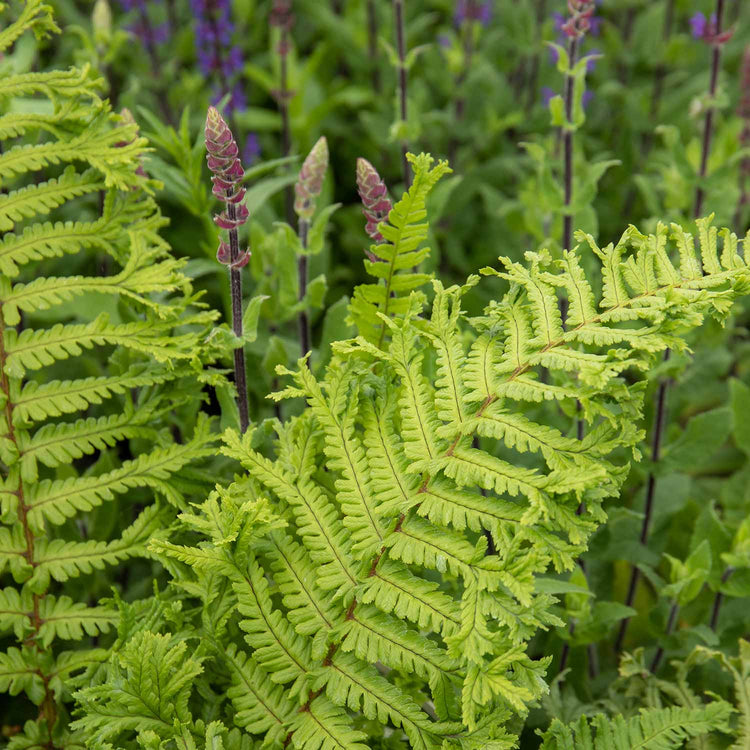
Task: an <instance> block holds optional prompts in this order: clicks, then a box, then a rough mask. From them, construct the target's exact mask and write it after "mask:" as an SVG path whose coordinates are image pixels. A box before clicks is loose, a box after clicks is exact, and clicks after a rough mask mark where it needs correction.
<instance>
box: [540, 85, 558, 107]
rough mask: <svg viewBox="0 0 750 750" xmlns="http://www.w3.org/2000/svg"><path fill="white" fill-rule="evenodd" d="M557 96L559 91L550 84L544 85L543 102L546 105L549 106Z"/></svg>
mask: <svg viewBox="0 0 750 750" xmlns="http://www.w3.org/2000/svg"><path fill="white" fill-rule="evenodd" d="M555 96H557V92H556V91H555V90H554V89H551V88H550V87H549V86H542V103H543V104H544V106H545V107H548V106H549V103H550V102H551V101H552V99H553V98H554V97H555Z"/></svg>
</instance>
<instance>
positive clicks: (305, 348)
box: [297, 219, 310, 367]
mask: <svg viewBox="0 0 750 750" xmlns="http://www.w3.org/2000/svg"><path fill="white" fill-rule="evenodd" d="M309 232H310V222H309V221H307V220H306V219H300V220H299V241H300V245H302V250H303V253H302V255H300V256H299V258H298V262H297V278H298V280H299V299H300V300H303V299H304V298H305V295H306V294H307V254H306V251H307V236H308V234H309ZM298 322H299V344H300V351H301V353H302V356H303V357H304V356H305V355H306V354H307V353H308V352H309V351H310V317H309V316H308V314H307V310H305V309H302V310H300V313H299V318H298ZM307 366H308V367H310V359H309V358H308V359H307Z"/></svg>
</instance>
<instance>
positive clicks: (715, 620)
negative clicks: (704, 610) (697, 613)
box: [711, 565, 734, 632]
mask: <svg viewBox="0 0 750 750" xmlns="http://www.w3.org/2000/svg"><path fill="white" fill-rule="evenodd" d="M732 573H734V568H733V567H732V566H731V565H729V566H727V568H726V570H725V571H724V574H723V575H722V577H721V582H722V583H726V582H727V581H728V580H729V578H730V576H731V575H732ZM723 601H724V594H722V593H721V591H717V592H716V596H715V597H714V606H713V607H712V609H711V630H713V631H714V632H716V626H717V625H718V624H719V612H720V611H721V603H722V602H723Z"/></svg>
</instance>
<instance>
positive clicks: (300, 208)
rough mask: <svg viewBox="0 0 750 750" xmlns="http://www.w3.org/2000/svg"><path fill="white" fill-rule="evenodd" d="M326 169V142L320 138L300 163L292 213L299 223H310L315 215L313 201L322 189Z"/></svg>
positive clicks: (323, 138)
mask: <svg viewBox="0 0 750 750" xmlns="http://www.w3.org/2000/svg"><path fill="white" fill-rule="evenodd" d="M327 169H328V141H326V138H325V136H321V137H320V138H319V139H318V141H317V143H316V144H315V145H314V146H313V147H312V149H311V150H310V153H309V154H308V155H307V158H306V159H305V161H304V162H303V163H302V169H300V171H299V177H298V178H297V184H296V185H295V186H294V195H295V199H294V212H295V213H296V214H297V217H298V218H299V220H300V221H308V222H309V221H311V220H312V217H313V214H314V213H315V201H316V199H317V198H318V196H319V195H320V191H321V189H322V187H323V178H324V177H325V175H326V170H327Z"/></svg>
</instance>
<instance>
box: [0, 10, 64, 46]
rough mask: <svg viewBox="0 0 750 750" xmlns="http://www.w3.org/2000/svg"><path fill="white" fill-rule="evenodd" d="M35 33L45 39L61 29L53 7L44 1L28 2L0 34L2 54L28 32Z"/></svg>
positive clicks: (37, 36)
mask: <svg viewBox="0 0 750 750" xmlns="http://www.w3.org/2000/svg"><path fill="white" fill-rule="evenodd" d="M29 30H31V31H33V32H34V35H35V36H36V38H37V39H43V38H44V37H46V36H48V35H49V34H51V33H59V31H60V29H59V28H58V27H57V24H55V22H54V20H53V18H52V7H51V6H50V5H46V4H45V3H44V2H43V0H27V2H25V3H24V4H23V6H22V9H21V12H20V14H19V15H18V18H16V19H15V20H14V21H12V22H11V23H9V24H8V25H7V26H6V27H5V28H4V29H3V30H2V32H0V52H3V51H5V50H6V49H8V47H10V45H11V44H13V42H15V41H16V39H18V38H19V37H20V36H21V35H22V34H24V33H25V32H26V31H29Z"/></svg>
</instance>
